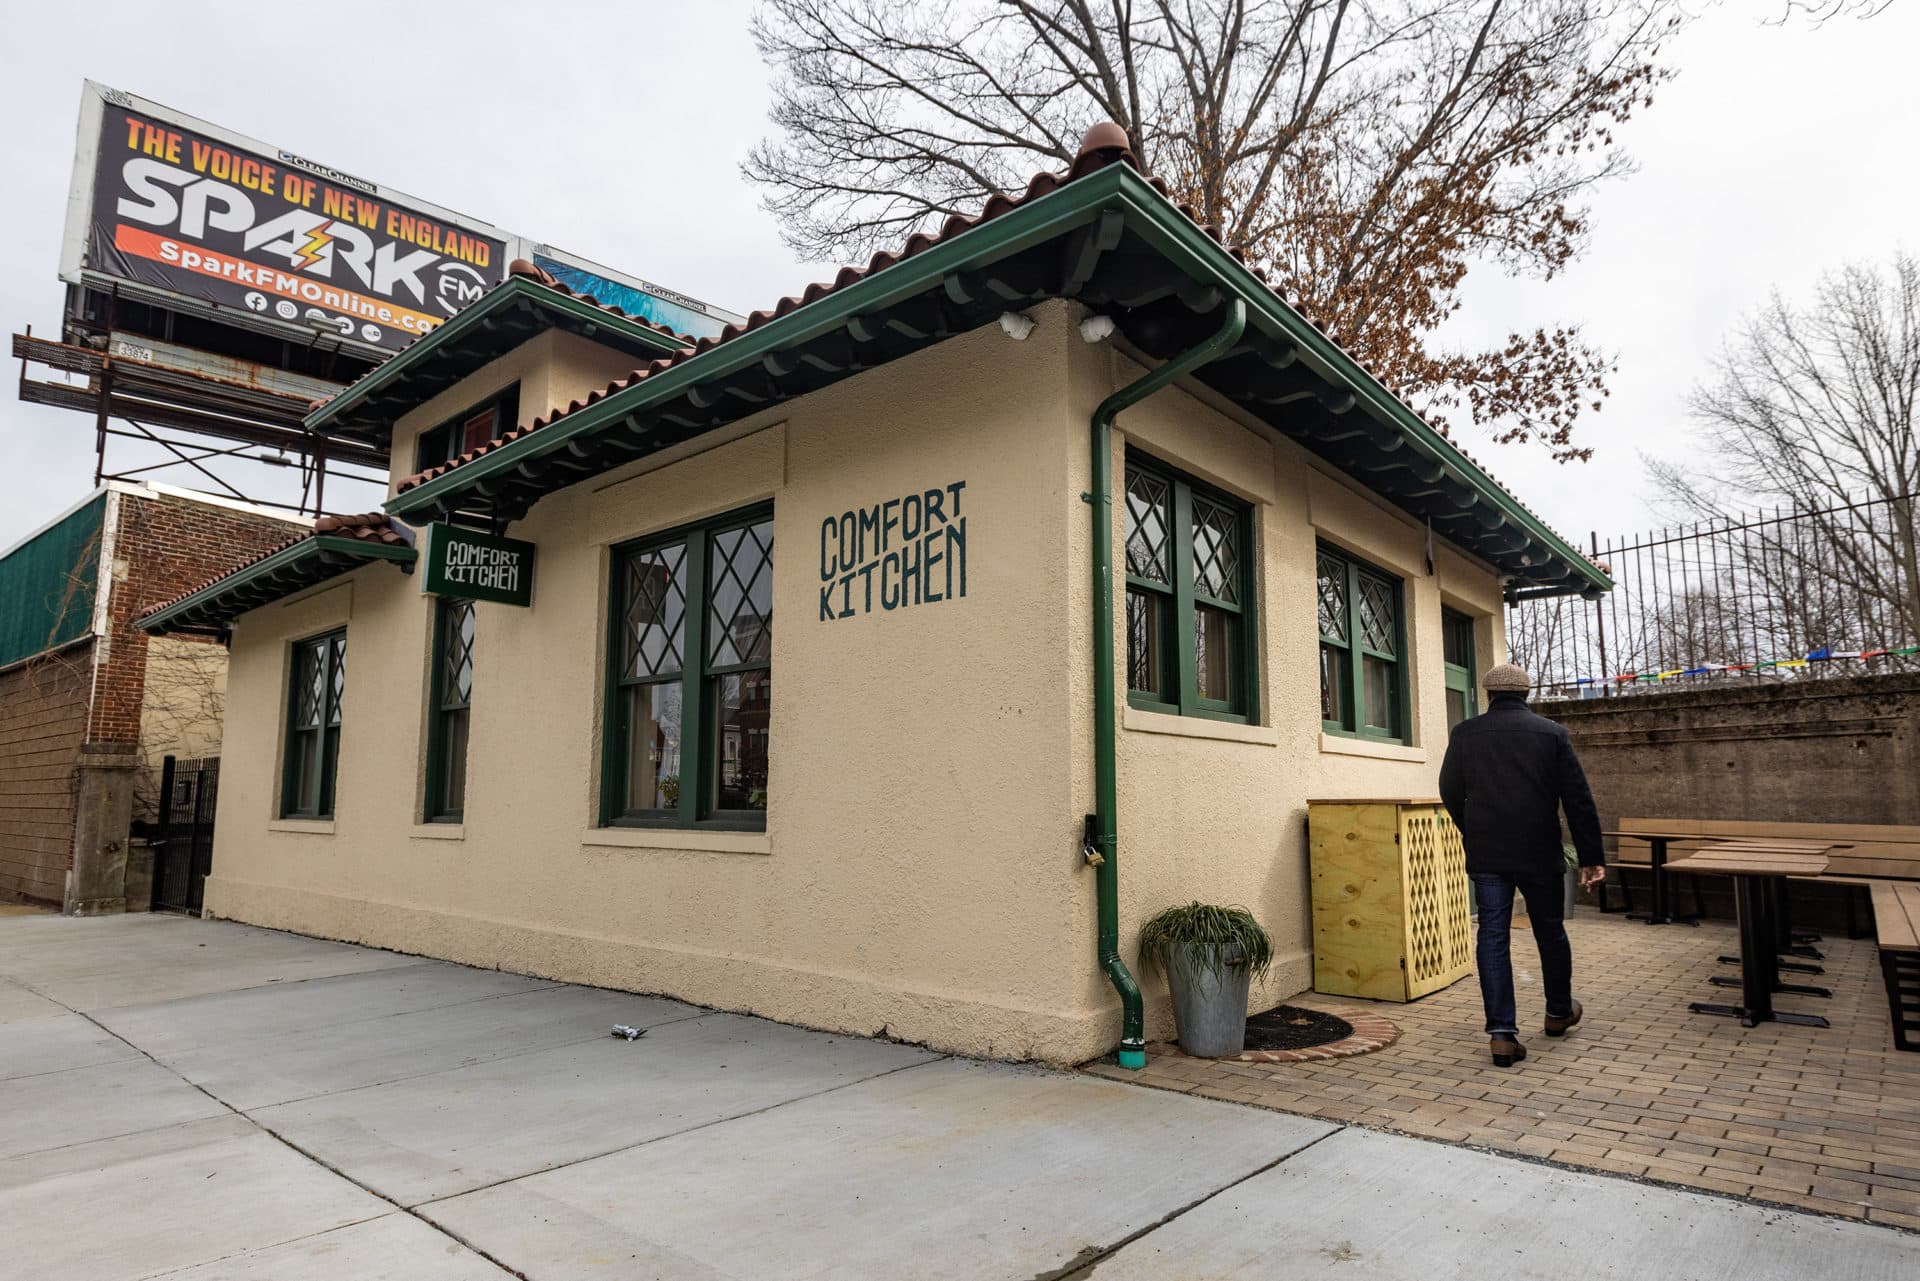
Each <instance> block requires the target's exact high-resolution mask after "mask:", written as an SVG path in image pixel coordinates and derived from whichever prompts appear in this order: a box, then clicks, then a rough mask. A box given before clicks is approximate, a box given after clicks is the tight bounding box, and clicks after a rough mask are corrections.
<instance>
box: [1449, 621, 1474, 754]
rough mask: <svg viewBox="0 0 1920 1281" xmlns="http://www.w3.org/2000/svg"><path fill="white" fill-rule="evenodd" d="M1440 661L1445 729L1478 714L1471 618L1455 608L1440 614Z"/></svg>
mask: <svg viewBox="0 0 1920 1281" xmlns="http://www.w3.org/2000/svg"><path fill="white" fill-rule="evenodd" d="M1440 648H1441V660H1442V663H1443V664H1444V667H1445V670H1446V685H1447V728H1448V729H1449V730H1451V729H1452V728H1453V727H1454V726H1455V725H1458V724H1459V723H1460V722H1461V721H1464V720H1466V719H1468V718H1469V717H1472V716H1478V715H1479V714H1480V707H1479V703H1478V701H1477V699H1476V698H1475V695H1474V675H1473V668H1474V663H1473V619H1472V618H1471V617H1470V616H1469V615H1466V614H1463V613H1461V612H1460V611H1459V610H1457V609H1442V610H1441V611H1440Z"/></svg>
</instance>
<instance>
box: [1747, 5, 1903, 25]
mask: <svg viewBox="0 0 1920 1281" xmlns="http://www.w3.org/2000/svg"><path fill="white" fill-rule="evenodd" d="M1892 7H1893V0H1786V7H1785V8H1784V9H1783V10H1782V12H1781V14H1780V16H1779V17H1777V18H1774V19H1772V20H1771V22H1772V25H1774V26H1785V25H1786V24H1787V23H1788V22H1789V21H1791V20H1793V19H1795V18H1805V19H1806V20H1807V21H1808V22H1811V23H1812V24H1813V25H1814V26H1816V27H1818V26H1822V25H1824V24H1825V23H1826V22H1827V21H1828V20H1829V19H1831V18H1842V17H1845V18H1854V19H1858V20H1865V19H1867V18H1877V17H1879V16H1880V15H1881V14H1883V13H1885V12H1886V11H1887V10H1888V9H1890V8H1892Z"/></svg>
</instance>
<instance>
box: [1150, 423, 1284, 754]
mask: <svg viewBox="0 0 1920 1281" xmlns="http://www.w3.org/2000/svg"><path fill="white" fill-rule="evenodd" d="M1125 493H1126V557H1127V559H1126V589H1127V603H1126V625H1127V672H1126V679H1127V702H1128V704H1129V705H1130V706H1133V707H1137V708H1140V709H1142V710H1143V711H1151V712H1164V713H1169V714H1172V715H1176V716H1199V717H1206V718H1209V719H1212V720H1222V721H1237V722H1240V723H1243V724H1251V723H1253V721H1254V719H1255V712H1254V709H1255V708H1257V707H1258V706H1259V702H1258V699H1257V697H1256V695H1257V691H1258V689H1259V658H1258V651H1259V645H1258V644H1257V643H1256V637H1255V624H1254V620H1255V617H1256V614H1255V611H1254V572H1253V554H1252V553H1253V508H1252V507H1251V506H1250V505H1249V504H1247V503H1244V502H1241V501H1240V500H1239V499H1236V498H1232V497H1229V496H1228V495H1226V494H1223V493H1221V492H1219V491H1218V490H1215V489H1212V488H1209V487H1208V486H1206V485H1204V484H1202V483H1201V482H1199V481H1196V480H1194V479H1193V478H1192V477H1191V476H1188V475H1187V474H1186V473H1184V472H1181V471H1177V470H1175V469H1174V468H1171V467H1168V466H1167V465H1166V464H1164V463H1161V462H1159V461H1157V460H1155V459H1151V458H1148V457H1145V456H1144V455H1136V454H1132V453H1129V454H1128V456H1127V476H1126V491H1125Z"/></svg>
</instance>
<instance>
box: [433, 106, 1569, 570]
mask: <svg viewBox="0 0 1920 1281" xmlns="http://www.w3.org/2000/svg"><path fill="white" fill-rule="evenodd" d="M1116 164H1125V165H1130V166H1132V167H1133V168H1134V169H1135V170H1136V171H1138V170H1139V169H1140V162H1139V160H1138V158H1137V157H1136V156H1135V155H1134V154H1133V146H1132V143H1131V142H1130V141H1129V139H1128V138H1127V134H1126V131H1125V130H1124V129H1122V128H1121V127H1120V126H1119V125H1117V124H1114V123H1113V122H1112V121H1103V122H1101V123H1099V124H1096V125H1094V126H1093V127H1092V128H1091V129H1089V130H1087V132H1086V136H1085V137H1083V138H1082V139H1081V142H1080V149H1079V152H1078V154H1077V155H1076V156H1075V157H1074V161H1073V164H1072V165H1071V166H1070V167H1069V168H1068V169H1067V171H1066V172H1065V173H1050V172H1041V173H1038V174H1035V175H1034V176H1033V177H1032V178H1031V179H1030V180H1029V181H1028V182H1027V187H1026V190H1025V191H1023V192H1021V193H1020V194H1019V195H1007V194H1005V193H996V194H995V195H993V196H992V197H990V198H989V199H988V200H987V203H986V204H985V206H984V207H983V208H982V209H981V211H980V212H979V213H978V214H977V215H975V216H973V217H971V218H969V217H965V216H963V215H960V214H955V215H954V216H952V217H950V218H948V219H947V220H946V221H945V222H944V223H942V224H941V225H940V227H939V229H938V230H937V231H934V232H931V233H929V232H916V233H914V234H913V235H912V236H909V237H908V238H907V242H906V243H905V244H904V245H903V246H901V248H900V249H899V250H897V251H885V250H883V251H881V252H880V253H876V254H874V255H873V256H872V257H871V258H869V259H868V260H867V264H866V266H864V267H852V266H849V267H843V268H841V269H840V272H839V274H837V275H835V276H834V278H833V279H832V280H830V281H825V282H815V283H814V284H811V285H808V286H807V287H806V288H805V289H804V290H802V291H801V292H800V294H799V296H798V297H794V296H791V295H789V296H788V297H785V298H782V299H781V300H780V301H779V302H778V303H776V304H774V305H773V307H771V308H769V309H766V310H761V311H756V312H754V313H753V314H751V315H749V316H748V317H747V318H746V320H745V321H743V322H740V323H738V324H731V325H728V326H727V327H726V328H725V329H723V330H721V331H720V334H719V336H718V337H713V338H701V339H698V340H697V341H696V340H693V339H688V338H682V341H685V342H689V343H691V346H688V347H685V348H683V349H682V350H680V351H678V352H675V353H674V354H672V355H670V356H663V357H661V358H659V359H657V360H654V361H652V362H651V363H649V364H647V365H645V366H644V367H642V368H639V369H635V370H633V371H631V372H630V373H628V374H627V376H626V377H625V378H617V379H615V380H614V381H612V382H610V383H608V384H607V385H606V386H605V387H603V388H601V389H599V390H598V391H594V392H591V393H589V394H588V395H587V396H586V398H585V399H582V400H575V401H573V402H571V403H570V404H568V405H567V406H565V407H564V408H556V409H554V410H551V411H550V412H548V413H546V414H543V415H541V416H539V417H537V418H535V419H534V420H533V421H532V422H531V423H529V424H526V425H525V426H521V427H516V428H514V429H513V430H511V431H508V432H505V433H503V434H502V435H500V436H497V437H495V438H494V439H493V440H491V441H489V442H488V443H486V444H484V445H481V446H479V447H477V448H475V449H473V450H470V451H469V452H467V453H464V454H461V455H460V456H459V457H457V458H455V459H453V460H452V461H450V462H447V463H443V464H441V465H440V466H437V467H429V468H427V469H426V470H425V471H421V472H417V473H415V474H414V475H411V476H408V477H405V478H404V479H402V480H401V481H400V482H399V484H398V485H397V486H396V487H395V492H396V493H405V492H406V491H408V490H410V489H413V488H416V487H418V486H420V485H423V484H425V483H426V482H428V481H430V480H433V479H435V478H436V477H438V476H442V475H444V474H446V473H447V472H450V471H452V470H454V469H455V468H458V467H461V466H464V465H465V464H467V463H470V462H472V461H473V460H474V459H476V458H479V457H482V456H483V455H485V454H489V453H491V452H493V451H494V450H495V449H498V448H500V447H501V446H503V445H507V444H511V443H512V442H513V441H516V440H519V439H520V438H521V437H523V436H526V435H529V434H531V433H533V432H536V431H539V430H541V429H543V428H545V427H550V426H552V425H553V424H554V423H556V422H558V421H559V420H560V419H562V418H565V417H566V416H567V415H568V414H572V413H576V412H578V411H580V410H582V409H585V408H587V407H588V406H589V405H594V404H598V403H599V402H600V401H602V400H605V399H606V398H607V397H609V396H612V395H614V394H616V393H618V392H622V391H625V390H627V389H628V388H630V387H633V386H635V385H637V384H639V383H641V382H644V381H645V380H646V379H648V378H650V377H652V376H654V375H655V374H659V373H663V372H665V371H666V370H669V369H672V368H674V367H675V366H676V365H680V364H684V363H685V362H686V361H688V360H692V359H694V358H696V357H698V356H701V355H704V354H705V353H707V352H708V351H711V350H712V349H713V348H715V347H718V346H721V345H722V344H724V343H727V342H731V341H732V340H733V339H735V338H738V337H740V336H741V335H743V334H747V333H751V332H752V331H753V330H755V329H758V328H760V327H761V326H762V325H765V324H767V323H769V322H770V321H773V320H776V319H778V318H780V317H783V316H786V315H789V314H791V313H793V312H795V311H797V310H799V309H800V308H802V307H804V306H806V305H808V304H809V303H813V302H817V301H818V300H820V299H821V298H824V297H826V296H827V295H829V294H832V293H835V292H837V291H839V290H842V289H845V288H847V287H848V286H850V285H853V284H856V283H858V282H859V281H861V280H864V279H866V278H867V277H868V276H870V275H872V274H873V273H875V272H879V271H885V270H886V269H887V268H888V267H891V266H893V265H894V264H896V263H899V262H902V261H904V260H906V259H908V258H911V257H913V256H914V255H916V254H922V253H925V252H926V251H927V250H929V249H931V248H933V247H934V246H936V245H939V244H942V243H944V242H946V241H948V240H951V239H952V238H954V237H955V236H958V235H961V234H963V233H965V232H968V231H971V230H973V229H974V228H975V227H977V226H979V225H981V224H982V223H986V222H990V221H992V220H993V219H995V218H998V217H1001V216H1002V215H1004V214H1007V213H1009V212H1011V211H1013V210H1015V209H1018V208H1020V207H1021V206H1022V205H1025V204H1027V203H1028V202H1030V201H1034V200H1038V199H1040V198H1041V197H1043V196H1047V195H1051V194H1052V193H1053V192H1055V191H1058V190H1059V189H1060V188H1062V187H1064V186H1066V185H1067V184H1069V183H1071V182H1073V181H1075V180H1076V179H1080V178H1084V177H1086V176H1087V175H1088V174H1092V173H1097V172H1098V171H1100V170H1102V169H1105V168H1107V167H1108V166H1110V165H1116ZM1147 181H1148V183H1149V184H1150V185H1151V186H1152V187H1153V189H1154V190H1155V191H1158V192H1159V193H1160V194H1161V195H1162V196H1165V197H1167V199H1168V200H1169V201H1170V202H1172V200H1173V194H1172V191H1171V189H1170V188H1169V187H1168V186H1167V184H1166V182H1165V181H1163V180H1162V179H1160V178H1158V177H1149V178H1148V179H1147ZM1175 207H1176V208H1178V209H1179V211H1180V212H1181V213H1183V214H1185V215H1186V216H1187V218H1188V219H1190V220H1191V221H1192V222H1193V223H1194V225H1195V226H1197V227H1199V228H1200V229H1201V230H1202V231H1204V232H1205V233H1206V234H1207V235H1208V236H1209V237H1211V238H1212V239H1213V240H1214V241H1215V242H1217V243H1219V244H1220V245H1222V247H1224V248H1225V249H1226V250H1227V252H1228V253H1230V254H1231V255H1232V256H1233V257H1234V258H1235V260H1237V261H1238V262H1240V263H1241V264H1242V265H1243V266H1245V267H1246V268H1247V269H1248V271H1250V272H1251V273H1252V274H1253V276H1254V277H1255V278H1256V279H1258V280H1259V281H1261V283H1263V284H1265V285H1266V286H1267V287H1268V288H1269V289H1271V290H1272V291H1273V292H1274V294H1275V295H1276V296H1277V297H1278V298H1279V299H1280V300H1281V301H1282V302H1284V303H1285V304H1286V305H1287V306H1288V307H1289V308H1291V309H1292V310H1293V311H1294V313H1295V314H1296V315H1298V316H1299V317H1300V318H1301V319H1302V320H1305V321H1306V322H1307V323H1308V324H1309V325H1311V326H1312V327H1313V328H1315V329H1316V330H1319V331H1320V332H1321V333H1322V334H1326V332H1327V331H1326V327H1325V326H1324V325H1322V324H1321V323H1320V322H1319V321H1318V320H1317V319H1315V318H1314V317H1313V316H1312V315H1310V314H1308V313H1307V311H1306V310H1305V309H1304V308H1303V307H1302V305H1301V304H1300V302H1299V300H1298V299H1297V298H1295V297H1293V296H1290V295H1289V294H1288V293H1287V291H1286V290H1285V289H1283V288H1281V287H1280V285H1279V284H1278V283H1277V282H1275V281H1274V280H1273V279H1271V278H1270V277H1269V275H1268V273H1267V272H1266V271H1265V270H1263V269H1262V268H1261V267H1259V266H1257V265H1255V264H1253V263H1249V262H1248V261H1247V254H1246V251H1245V250H1244V249H1242V248H1240V247H1238V246H1234V245H1228V244H1227V243H1226V240H1225V238H1224V237H1223V236H1222V235H1221V232H1220V228H1219V227H1218V226H1216V225H1214V224H1211V223H1207V222H1204V221H1202V218H1201V214H1200V211H1199V210H1197V209H1196V208H1195V207H1194V206H1193V205H1191V204H1184V203H1177V202H1176V203H1175ZM520 267H525V268H527V269H528V270H529V271H532V272H535V273H538V276H539V277H542V278H545V279H546V280H547V281H548V282H549V283H553V287H554V288H556V289H564V286H561V285H559V284H557V283H554V282H552V278H551V277H549V276H547V275H546V273H545V272H542V271H540V270H539V268H537V267H534V266H533V264H531V263H525V262H523V261H520V260H516V262H515V263H514V265H513V268H510V269H509V270H510V271H512V270H514V269H517V268H520ZM588 301H592V300H591V299H589V300H588ZM675 337H681V336H680V335H675ZM1328 341H1329V342H1333V343H1334V345H1335V346H1336V347H1339V346H1340V344H1339V343H1338V342H1337V341H1335V340H1334V339H1333V338H1332V337H1331V335H1329V336H1328ZM1341 350H1342V351H1344V350H1345V348H1344V347H1341ZM1354 363H1355V364H1359V363H1360V362H1359V361H1357V360H1356V361H1355V362H1354ZM1363 368H1364V366H1363ZM1387 391H1388V392H1389V393H1390V394H1391V395H1393V396H1394V397H1395V398H1396V399H1397V400H1398V401H1399V402H1400V403H1401V405H1402V406H1404V407H1405V408H1406V409H1407V410H1408V412H1410V413H1413V414H1414V415H1415V416H1416V417H1420V415H1419V414H1418V411H1415V410H1414V409H1413V407H1412V405H1411V404H1410V403H1409V401H1408V394H1409V393H1408V391H1407V389H1405V388H1399V387H1391V388H1387ZM1421 421H1423V422H1424V421H1426V420H1425V419H1424V418H1421ZM1429 425H1430V426H1431V424H1429ZM1433 430H1434V431H1435V433H1436V434H1437V435H1439V436H1441V437H1442V438H1443V439H1445V440H1446V441H1447V443H1448V444H1449V445H1451V446H1452V447H1453V448H1454V449H1455V450H1456V451H1457V452H1458V453H1459V454H1460V456H1461V457H1463V458H1465V459H1466V460H1467V461H1468V462H1469V463H1472V464H1473V466H1475V467H1477V468H1479V470H1480V471H1481V473H1482V474H1483V475H1485V476H1486V478H1487V480H1488V481H1489V482H1490V483H1491V484H1492V485H1493V486H1494V487H1495V488H1496V489H1498V490H1499V491H1500V492H1501V493H1503V494H1505V495H1506V496H1507V497H1508V498H1510V499H1512V500H1513V503H1514V505H1515V506H1516V507H1519V508H1520V509H1521V510H1523V511H1526V512H1527V513H1528V514H1529V515H1531V516H1532V517H1533V518H1534V519H1535V520H1536V521H1539V522H1540V524H1541V527H1542V528H1545V529H1548V530H1549V531H1550V532H1552V533H1553V534H1554V535H1555V536H1556V537H1558V538H1559V539H1560V541H1561V542H1563V543H1565V544H1566V545H1567V546H1568V547H1571V548H1573V549H1574V550H1575V551H1578V544H1576V543H1574V542H1573V541H1572V540H1570V539H1568V538H1567V537H1566V536H1565V535H1564V534H1561V533H1560V532H1559V531H1558V530H1554V529H1552V527H1551V526H1549V525H1547V523H1546V522H1545V521H1544V520H1541V518H1540V515H1539V513H1538V512H1535V511H1534V510H1533V509H1532V508H1530V507H1528V506H1527V505H1526V504H1525V503H1522V502H1521V501H1520V498H1519V496H1518V495H1517V494H1515V493H1514V492H1513V491H1512V490H1511V489H1509V488H1507V486H1506V485H1504V484H1502V483H1501V482H1500V481H1499V480H1497V479H1495V478H1494V477H1493V475H1492V473H1491V472H1489V471H1488V470H1487V468H1486V466H1485V465H1484V464H1482V463H1481V462H1480V461H1479V460H1478V459H1476V458H1474V457H1473V455H1471V454H1469V453H1467V451H1466V450H1464V449H1462V448H1460V446H1459V444H1458V443H1457V442H1455V441H1454V440H1453V437H1452V434H1451V433H1450V432H1447V431H1446V430H1444V429H1443V428H1437V427H1436V428H1433Z"/></svg>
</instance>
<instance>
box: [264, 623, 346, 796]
mask: <svg viewBox="0 0 1920 1281" xmlns="http://www.w3.org/2000/svg"><path fill="white" fill-rule="evenodd" d="M346 665H347V634H346V632H345V631H337V632H328V633H327V634H326V635H324V636H314V637H311V638H309V639H307V640H303V641H299V642H297V643H295V645H294V647H293V671H292V679H291V680H290V681H289V682H288V690H287V748H286V756H285V766H284V773H283V775H282V777H281V780H280V816H281V817H282V818H332V817H333V779H334V774H335V771H336V770H337V768H338V766H339V762H340V699H341V696H342V695H343V694H344V693H345V692H346V680H347V676H346Z"/></svg>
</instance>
